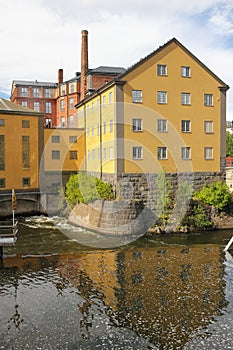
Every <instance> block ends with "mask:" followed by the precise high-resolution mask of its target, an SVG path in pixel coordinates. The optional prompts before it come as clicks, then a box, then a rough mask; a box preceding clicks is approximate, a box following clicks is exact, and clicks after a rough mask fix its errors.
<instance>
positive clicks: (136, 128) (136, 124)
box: [132, 118, 143, 132]
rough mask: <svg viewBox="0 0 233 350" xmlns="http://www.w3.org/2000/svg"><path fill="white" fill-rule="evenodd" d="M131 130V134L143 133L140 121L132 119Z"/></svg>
mask: <svg viewBox="0 0 233 350" xmlns="http://www.w3.org/2000/svg"><path fill="white" fill-rule="evenodd" d="M132 130H133V132H142V131H143V126H142V119H140V118H133V119H132Z"/></svg>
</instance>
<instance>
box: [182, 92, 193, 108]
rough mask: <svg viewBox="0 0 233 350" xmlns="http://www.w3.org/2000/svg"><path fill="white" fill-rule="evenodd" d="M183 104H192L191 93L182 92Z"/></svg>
mask: <svg viewBox="0 0 233 350" xmlns="http://www.w3.org/2000/svg"><path fill="white" fill-rule="evenodd" d="M181 104H182V105H190V104H191V95H190V93H189V92H181Z"/></svg>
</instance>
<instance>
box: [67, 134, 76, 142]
mask: <svg viewBox="0 0 233 350" xmlns="http://www.w3.org/2000/svg"><path fill="white" fill-rule="evenodd" d="M69 141H70V143H76V142H77V136H73V135H71V136H69Z"/></svg>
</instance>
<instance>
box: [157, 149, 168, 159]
mask: <svg viewBox="0 0 233 350" xmlns="http://www.w3.org/2000/svg"><path fill="white" fill-rule="evenodd" d="M157 151H158V152H157V155H158V159H167V147H158V150H157Z"/></svg>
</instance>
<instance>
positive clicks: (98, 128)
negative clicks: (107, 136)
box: [97, 124, 100, 136]
mask: <svg viewBox="0 0 233 350" xmlns="http://www.w3.org/2000/svg"><path fill="white" fill-rule="evenodd" d="M99 134H100V125H99V124H98V125H97V136H99Z"/></svg>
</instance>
